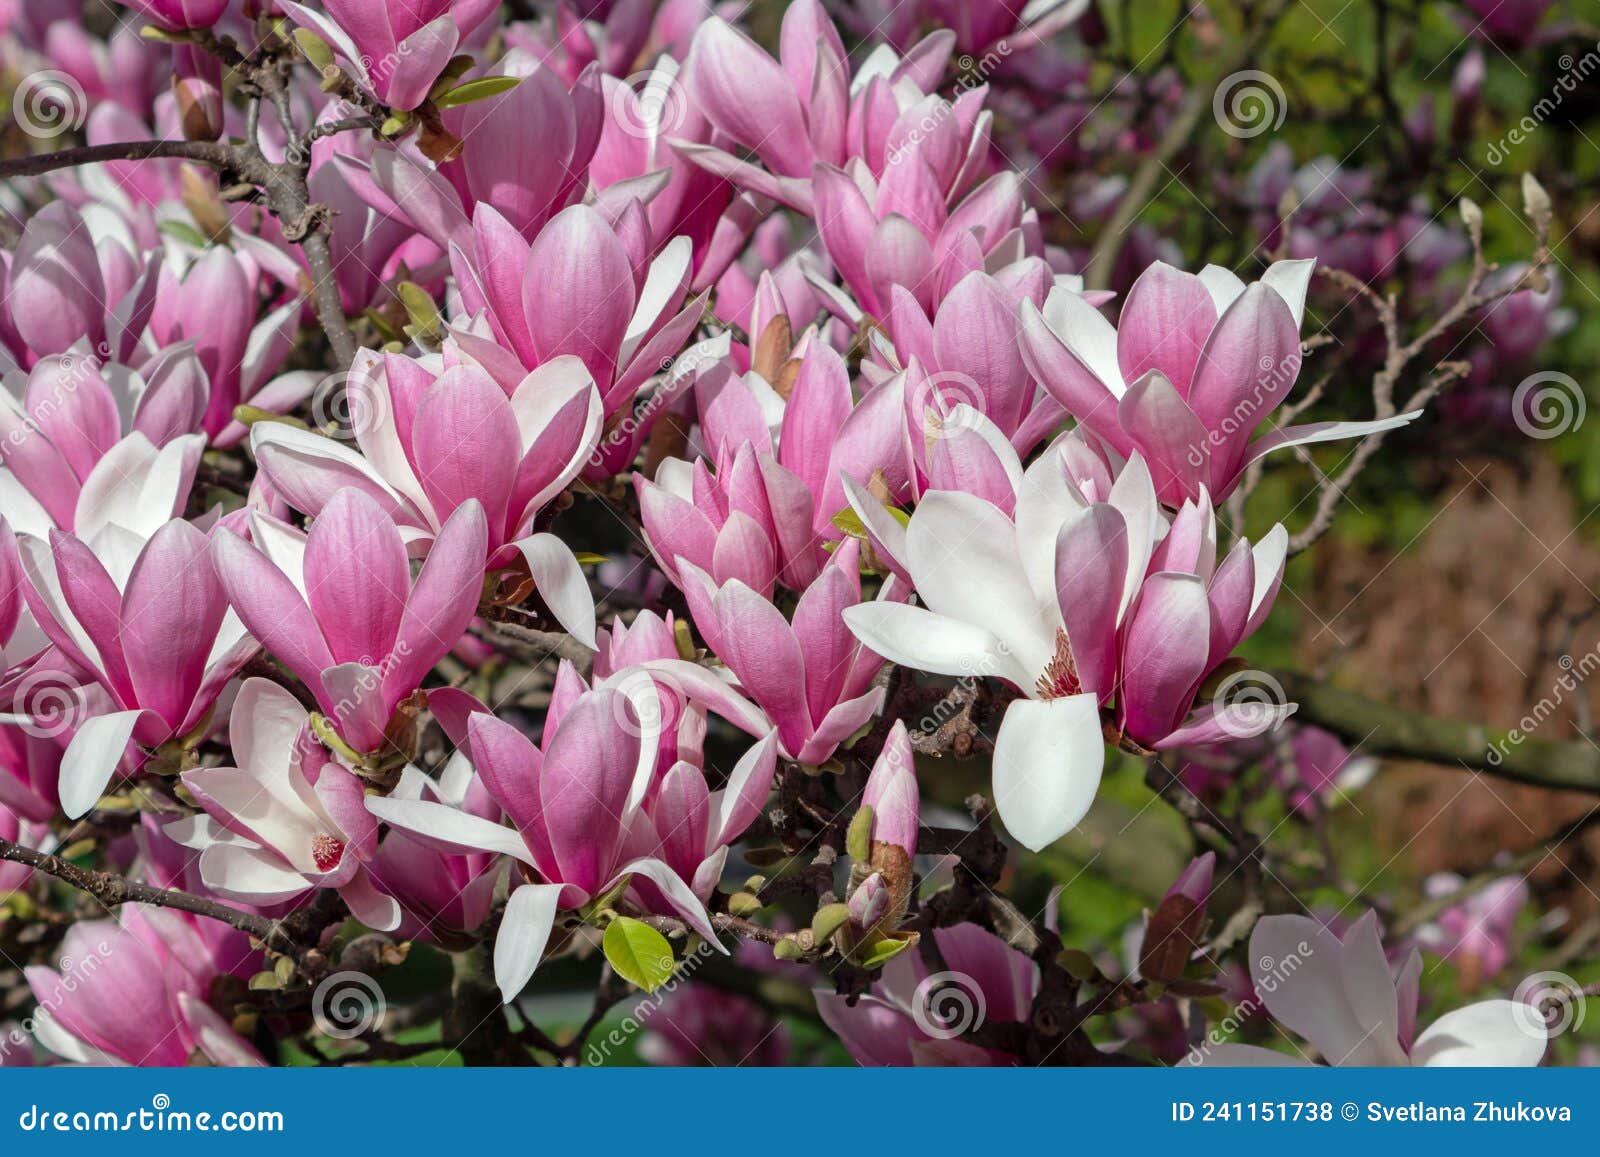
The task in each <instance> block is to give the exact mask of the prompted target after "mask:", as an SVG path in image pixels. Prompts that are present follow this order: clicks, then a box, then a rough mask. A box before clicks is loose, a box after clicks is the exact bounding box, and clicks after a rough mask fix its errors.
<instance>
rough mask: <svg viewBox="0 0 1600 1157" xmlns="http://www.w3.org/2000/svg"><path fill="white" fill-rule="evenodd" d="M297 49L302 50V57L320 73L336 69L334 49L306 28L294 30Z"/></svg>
mask: <svg viewBox="0 0 1600 1157" xmlns="http://www.w3.org/2000/svg"><path fill="white" fill-rule="evenodd" d="M294 43H295V47H297V48H298V49H300V55H301V56H304V57H305V58H306V60H307V61H309V62H310V64H311V67H312V68H314V69H316V70H317V71H318V72H319V73H323V72H327V71H328V70H329V69H331V68H333V67H334V64H333V49H332V48H330V47H329V46H328V42H327V41H326V40H324V39H322V37H320V36H318V35H317V34H316V33H315V32H312V31H311V30H309V29H306V28H296V29H295V30H294Z"/></svg>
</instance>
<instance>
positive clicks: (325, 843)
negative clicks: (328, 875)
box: [311, 835, 344, 872]
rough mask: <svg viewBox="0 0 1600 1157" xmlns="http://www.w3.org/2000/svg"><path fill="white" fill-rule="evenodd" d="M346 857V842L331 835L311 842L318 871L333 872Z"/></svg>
mask: <svg viewBox="0 0 1600 1157" xmlns="http://www.w3.org/2000/svg"><path fill="white" fill-rule="evenodd" d="M343 856H344V841H343V840H341V839H337V838H335V837H334V836H330V835H319V836H317V837H315V838H314V839H313V840H312V841H311V858H312V860H314V861H315V862H316V865H317V871H319V872H331V871H333V870H334V869H335V868H337V867H338V866H339V860H340V859H341V858H343Z"/></svg>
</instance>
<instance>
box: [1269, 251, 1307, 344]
mask: <svg viewBox="0 0 1600 1157" xmlns="http://www.w3.org/2000/svg"><path fill="white" fill-rule="evenodd" d="M1316 268H1317V262H1316V258H1314V257H1306V258H1302V259H1300V260H1298V261H1274V262H1273V263H1272V264H1271V265H1269V266H1268V267H1267V271H1266V272H1265V273H1263V274H1262V275H1261V284H1263V285H1270V286H1272V288H1273V289H1275V290H1277V291H1278V296H1279V297H1281V298H1283V300H1284V301H1285V302H1286V303H1287V304H1288V306H1289V312H1290V313H1292V314H1294V324H1295V328H1296V329H1299V328H1300V327H1301V326H1302V325H1304V324H1305V317H1306V291H1307V290H1308V289H1310V287H1311V274H1312V272H1313V271H1314V270H1315V269H1316Z"/></svg>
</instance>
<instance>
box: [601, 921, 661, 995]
mask: <svg viewBox="0 0 1600 1157" xmlns="http://www.w3.org/2000/svg"><path fill="white" fill-rule="evenodd" d="M602 944H603V946H604V948H605V952H606V959H607V960H609V961H611V967H612V968H615V969H616V970H617V975H618V976H620V977H622V979H624V980H626V981H627V982H628V983H629V984H632V985H635V986H636V987H638V988H642V989H644V990H645V991H646V992H654V991H655V990H656V989H658V988H660V987H661V986H662V985H663V984H665V983H666V982H667V981H668V980H669V979H670V978H671V976H672V968H673V963H674V962H673V959H672V945H670V944H668V943H667V938H666V937H665V936H663V935H661V933H659V932H657V931H656V930H655V929H654V928H652V927H650V925H648V924H645V923H644V922H642V921H639V920H635V919H633V918H632V917H629V916H618V917H617V918H616V919H615V920H613V921H611V923H610V924H608V925H607V926H606V934H605V938H604V940H603V941H602Z"/></svg>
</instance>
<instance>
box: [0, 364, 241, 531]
mask: <svg viewBox="0 0 1600 1157" xmlns="http://www.w3.org/2000/svg"><path fill="white" fill-rule="evenodd" d="M17 376H20V375H17ZM208 395H209V387H208V385H207V382H206V374H205V371H204V369H203V368H202V367H201V365H200V360H199V359H198V358H197V357H196V356H195V353H194V348H193V347H192V346H190V345H187V344H184V345H176V346H171V347H169V348H167V349H164V350H162V351H161V352H160V353H159V354H157V355H156V356H155V357H154V358H152V359H150V360H149V361H148V362H146V363H145V364H144V366H143V368H142V369H141V370H133V369H130V368H129V367H127V366H122V365H116V364H111V365H101V364H100V363H99V362H97V361H96V359H94V358H93V357H90V356H87V355H81V354H71V353H69V354H50V355H47V356H45V357H43V358H40V359H39V360H38V361H37V362H35V363H34V366H33V369H32V370H30V371H29V372H28V374H27V380H26V384H25V385H23V386H22V396H21V398H20V399H17V398H16V397H14V396H13V395H12V393H11V392H10V390H0V438H3V439H4V448H3V450H0V461H3V462H4V463H5V466H6V467H7V469H8V470H10V472H11V474H12V475H13V476H14V477H16V478H17V480H18V481H19V482H21V483H22V484H23V486H24V487H26V488H27V489H28V491H29V492H30V494H32V495H33V496H34V497H35V498H36V499H37V500H38V501H39V502H40V503H42V504H45V505H46V509H47V510H52V509H53V513H54V515H55V516H56V520H57V521H58V522H59V523H62V524H63V525H66V526H70V525H71V524H72V518H71V516H70V515H68V513H67V512H68V511H70V510H71V509H72V504H73V500H74V498H75V497H76V496H77V495H78V494H79V492H80V490H81V488H82V487H83V486H84V485H85V484H86V483H87V482H88V479H89V477H90V475H91V474H93V473H94V471H95V468H96V467H97V466H98V465H99V464H100V460H101V459H102V458H104V457H105V456H106V455H107V454H109V453H110V452H111V450H112V449H113V448H114V447H115V446H116V445H117V443H118V442H120V441H121V440H122V438H123V437H124V435H125V434H133V433H138V434H141V435H143V436H144V438H146V439H148V442H149V444H150V445H151V446H152V447H154V448H160V447H163V446H166V445H168V444H169V443H172V442H174V441H176V440H178V439H180V438H181V437H182V436H183V435H186V434H193V433H195V432H197V431H199V430H200V428H201V419H202V418H203V416H204V414H205V410H206V403H207V398H208ZM124 415H128V416H129V417H128V418H127V419H126V421H125V418H124ZM193 441H194V440H190V442H188V443H186V445H192V444H193Z"/></svg>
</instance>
